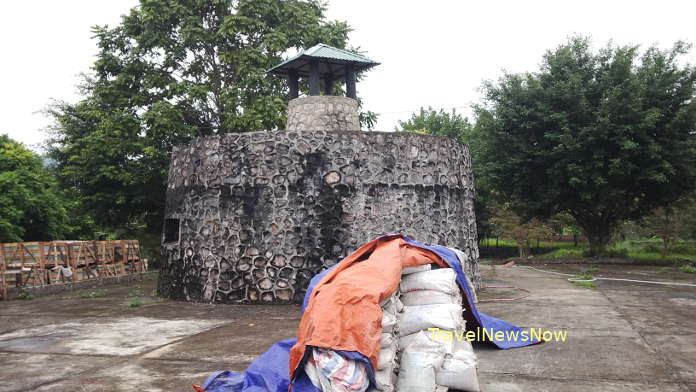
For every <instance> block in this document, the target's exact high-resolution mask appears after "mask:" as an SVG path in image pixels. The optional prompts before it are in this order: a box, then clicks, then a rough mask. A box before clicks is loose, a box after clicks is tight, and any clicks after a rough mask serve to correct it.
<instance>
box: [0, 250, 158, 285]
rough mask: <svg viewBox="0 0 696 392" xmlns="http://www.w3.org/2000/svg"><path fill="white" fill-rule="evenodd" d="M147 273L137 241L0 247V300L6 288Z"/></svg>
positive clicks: (145, 263)
mask: <svg viewBox="0 0 696 392" xmlns="http://www.w3.org/2000/svg"><path fill="white" fill-rule="evenodd" d="M145 271H147V262H146V260H144V259H142V258H141V257H140V244H139V242H138V240H115V241H50V242H15V243H8V244H0V273H1V277H0V296H2V298H6V297H7V288H8V287H12V286H15V287H30V286H42V285H49V284H61V283H67V282H77V281H81V280H86V279H95V278H104V277H113V276H120V275H126V274H131V273H137V272H145Z"/></svg>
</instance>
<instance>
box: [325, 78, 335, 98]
mask: <svg viewBox="0 0 696 392" xmlns="http://www.w3.org/2000/svg"><path fill="white" fill-rule="evenodd" d="M333 86H334V79H333V75H331V74H326V75H324V95H332V94H333Z"/></svg>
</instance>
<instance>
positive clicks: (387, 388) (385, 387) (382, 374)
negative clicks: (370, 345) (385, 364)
mask: <svg viewBox="0 0 696 392" xmlns="http://www.w3.org/2000/svg"><path fill="white" fill-rule="evenodd" d="M396 378H397V376H396V372H395V371H394V369H393V368H387V369H384V370H378V371H376V372H375V382H376V383H377V389H376V390H378V391H383V392H394V391H395V390H396Z"/></svg>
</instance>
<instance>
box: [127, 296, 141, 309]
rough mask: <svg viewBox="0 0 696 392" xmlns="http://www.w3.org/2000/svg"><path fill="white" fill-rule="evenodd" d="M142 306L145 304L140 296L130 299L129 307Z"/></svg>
mask: <svg viewBox="0 0 696 392" xmlns="http://www.w3.org/2000/svg"><path fill="white" fill-rule="evenodd" d="M141 306H143V301H142V300H141V299H140V298H133V299H131V300H130V301H128V307H129V308H139V307H141Z"/></svg>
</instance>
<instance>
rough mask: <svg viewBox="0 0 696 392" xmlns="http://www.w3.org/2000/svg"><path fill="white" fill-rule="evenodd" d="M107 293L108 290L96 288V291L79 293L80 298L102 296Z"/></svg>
mask: <svg viewBox="0 0 696 392" xmlns="http://www.w3.org/2000/svg"><path fill="white" fill-rule="evenodd" d="M105 295H106V291H103V290H94V291H83V292H81V293H80V294H78V297H80V298H101V297H103V296H105Z"/></svg>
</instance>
